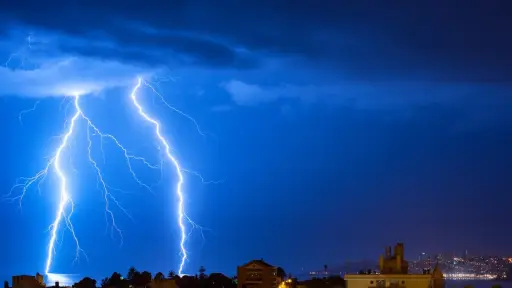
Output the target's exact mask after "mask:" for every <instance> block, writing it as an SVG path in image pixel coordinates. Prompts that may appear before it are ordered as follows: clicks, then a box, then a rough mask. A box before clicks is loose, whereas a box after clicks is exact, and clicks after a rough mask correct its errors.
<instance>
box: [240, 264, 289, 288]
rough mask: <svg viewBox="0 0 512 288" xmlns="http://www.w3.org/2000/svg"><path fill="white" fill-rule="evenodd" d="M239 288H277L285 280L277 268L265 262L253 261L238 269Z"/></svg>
mask: <svg viewBox="0 0 512 288" xmlns="http://www.w3.org/2000/svg"><path fill="white" fill-rule="evenodd" d="M237 279H238V288H256V287H257V288H276V287H278V286H279V285H280V284H281V282H282V281H283V279H281V277H280V275H278V273H277V267H275V266H272V265H270V264H268V263H267V262H265V261H263V260H253V261H251V262H249V263H247V264H244V265H242V266H238V267H237Z"/></svg>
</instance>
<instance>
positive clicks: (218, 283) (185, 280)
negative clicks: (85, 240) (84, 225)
mask: <svg viewBox="0 0 512 288" xmlns="http://www.w3.org/2000/svg"><path fill="white" fill-rule="evenodd" d="M165 279H172V280H174V281H175V283H176V285H177V286H178V287H180V288H189V287H190V288H191V287H212V288H217V287H218V288H235V287H236V286H237V284H236V277H228V276H226V275H224V274H222V273H211V274H210V275H208V274H206V269H205V268H204V267H203V266H201V267H200V268H199V271H198V274H196V275H193V276H191V275H185V276H181V277H180V276H179V275H177V274H176V273H175V272H174V271H172V270H171V271H170V272H169V273H167V275H164V273H162V272H158V273H156V274H155V276H154V277H153V275H152V274H151V272H148V271H142V272H139V271H138V270H137V269H135V267H131V268H130V269H129V270H128V273H127V274H126V277H123V276H122V275H121V273H118V272H114V273H112V275H111V276H110V277H106V278H103V279H102V280H101V282H100V283H97V281H96V280H94V279H92V278H90V277H85V278H83V279H82V280H80V281H78V282H76V283H75V284H73V287H74V288H96V287H98V286H99V287H101V288H142V287H147V286H148V285H149V284H150V283H151V282H152V281H154V282H158V281H165ZM98 284H99V285H98Z"/></svg>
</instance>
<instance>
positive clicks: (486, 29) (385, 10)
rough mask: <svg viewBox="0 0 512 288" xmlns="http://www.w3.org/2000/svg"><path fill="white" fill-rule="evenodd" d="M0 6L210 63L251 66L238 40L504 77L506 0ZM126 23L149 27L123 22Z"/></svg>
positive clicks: (402, 73)
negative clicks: (241, 52)
mask: <svg viewBox="0 0 512 288" xmlns="http://www.w3.org/2000/svg"><path fill="white" fill-rule="evenodd" d="M2 6H3V7H2V9H1V11H0V13H1V14H2V15H1V16H2V19H3V21H5V23H6V24H7V23H9V22H10V23H13V22H20V23H24V24H29V25H34V26H38V27H44V28H46V29H51V30H58V31H61V32H65V33H68V34H72V35H75V36H87V37H92V36H91V35H96V36H97V35H98V33H100V34H101V35H103V36H104V37H105V38H107V39H110V40H112V41H114V42H116V43H117V45H118V46H117V47H118V48H123V47H128V48H130V49H135V48H137V49H144V48H151V49H152V50H151V51H153V52H151V53H154V51H156V50H158V49H163V50H169V51H173V52H175V53H177V54H182V55H185V57H190V58H193V59H195V60H194V61H195V62H196V63H202V64H204V65H209V66H210V65H212V66H236V67H253V66H254V62H253V61H250V59H247V58H243V57H241V56H240V54H239V53H237V52H236V50H235V49H233V48H234V47H237V46H242V47H245V48H246V49H248V50H250V51H253V52H271V53H281V54H286V55H293V56H298V57H302V58H303V59H305V60H307V61H310V62H311V63H315V64H316V65H322V64H323V65H326V66H325V67H332V68H334V69H336V70H338V71H342V72H344V73H343V75H344V77H346V78H355V79H361V78H367V79H381V80H386V79H390V78H393V79H396V78H397V77H400V78H402V77H410V78H411V79H413V78H416V79H424V80H436V81H442V80H446V81H476V82H510V81H511V80H512V57H511V56H510V51H512V41H511V40H509V39H508V38H509V37H508V36H507V35H508V33H507V29H508V28H507V27H512V18H510V17H509V15H510V13H512V3H511V2H510V1H506V0H491V1H479V0H466V1H440V0H438V1H393V2H389V1H369V0H354V1H339V0H326V1H321V2H314V1H308V0H293V1H292V0H260V1H251V2H248V1H242V2H241V1H221V2H218V1H206V0H204V1H158V0H148V1H144V2H143V3H140V2H137V3H136V1H93V0H91V1H61V0H55V1H51V2H44V3H43V2H40V1H35V0H30V1H21V0H20V1H9V2H8V3H5V4H3V5H2ZM134 23H137V24H138V25H140V27H146V28H153V29H155V30H156V31H157V32H155V33H150V32H147V31H145V30H144V29H140V30H137V31H134V29H129V28H128V27H132V28H133V27H134V26H136V25H135V24H134ZM158 31H165V33H159V32H158ZM170 32H173V33H175V32H180V33H185V34H187V35H189V36H186V37H185V36H176V35H172V34H167V33H170ZM191 35H194V36H191ZM204 37H210V38H209V39H207V38H204ZM212 39H215V40H212ZM217 40H218V41H217ZM77 50H80V49H77ZM81 50H84V49H81ZM85 50H86V51H84V53H85V52H87V53H97V54H100V53H102V51H101V49H100V50H98V51H92V50H90V49H85ZM121 51H122V50H120V52H121ZM129 56H130V57H131V56H132V55H131V54H128V55H126V56H125V57H126V58H128V57H129ZM142 56H143V55H141V57H142ZM118 57H122V52H121V56H118ZM150 58H151V57H150Z"/></svg>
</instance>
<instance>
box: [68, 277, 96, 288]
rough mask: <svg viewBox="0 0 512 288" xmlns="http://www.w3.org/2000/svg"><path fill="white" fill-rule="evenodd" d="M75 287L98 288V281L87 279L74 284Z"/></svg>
mask: <svg viewBox="0 0 512 288" xmlns="http://www.w3.org/2000/svg"><path fill="white" fill-rule="evenodd" d="M73 287H74V288H96V280H94V279H91V278H89V277H85V278H84V279H82V280H80V281H78V282H77V283H75V284H73Z"/></svg>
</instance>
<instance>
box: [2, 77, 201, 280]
mask: <svg viewBox="0 0 512 288" xmlns="http://www.w3.org/2000/svg"><path fill="white" fill-rule="evenodd" d="M143 85H146V86H148V87H149V88H150V89H152V90H153V91H154V92H156V91H155V89H154V88H153V87H152V86H151V85H150V84H149V83H148V82H145V81H144V80H143V79H142V78H138V79H137V84H136V85H135V87H134V88H133V90H132V91H131V94H130V99H131V103H132V104H133V107H134V110H135V111H136V112H137V114H138V116H139V119H140V120H141V121H144V122H146V123H147V124H148V127H150V128H151V130H152V132H153V133H154V135H155V139H156V141H158V144H159V146H160V147H162V148H163V152H164V153H163V155H164V156H163V157H164V158H165V160H167V161H162V163H167V164H169V165H171V166H172V167H173V168H174V171H175V173H176V174H177V179H178V180H177V182H176V184H175V186H173V187H170V188H169V192H171V193H174V194H175V195H176V197H177V199H178V206H177V207H175V209H176V213H177V226H178V228H179V230H180V240H179V243H178V248H179V251H180V258H181V259H180V263H179V268H178V273H179V274H183V268H184V265H185V261H186V260H187V257H188V252H187V249H186V248H185V242H186V240H187V228H186V222H188V223H189V224H190V225H192V226H191V227H192V228H194V227H198V226H197V225H196V224H195V223H194V222H192V221H191V220H190V218H189V217H188V216H187V215H186V212H185V206H184V196H185V195H184V191H183V182H184V177H183V173H184V172H189V170H186V169H183V168H182V167H181V165H180V163H179V162H178V160H177V158H176V157H175V156H174V155H173V153H172V149H171V147H170V144H169V142H168V141H167V139H166V138H165V137H164V135H163V133H162V126H161V123H160V122H159V121H158V120H157V119H156V118H154V117H153V116H151V115H150V113H149V112H147V111H146V110H145V108H144V107H143V105H142V104H141V102H140V101H139V98H138V97H139V95H138V94H139V90H140V89H141V87H142V86H143ZM158 96H159V97H161V95H160V94H158ZM161 99H162V100H163V98H162V97H161ZM80 100H81V95H74V96H73V104H74V112H73V116H72V117H71V118H70V119H68V121H67V125H68V127H67V130H66V131H65V132H64V133H63V135H62V137H61V141H60V144H59V146H58V147H57V149H56V150H55V152H54V153H53V156H52V157H51V158H50V160H49V161H48V162H47V164H46V166H45V167H44V168H43V169H42V170H41V171H39V172H38V173H36V174H35V175H34V176H33V177H29V178H20V181H19V182H18V183H17V184H16V185H15V186H14V187H13V189H20V191H21V193H19V194H17V195H16V196H15V197H12V195H13V193H14V190H11V193H10V195H11V196H10V197H11V198H10V199H12V200H18V201H19V202H20V204H21V201H22V200H23V197H24V196H25V194H26V192H27V191H28V189H29V188H31V187H32V186H38V185H39V184H40V183H41V181H43V180H44V179H45V178H46V177H47V176H48V175H49V174H54V175H55V176H56V178H57V179H58V185H57V187H55V192H56V197H59V203H58V207H57V209H56V210H55V216H54V217H55V218H54V221H53V223H52V224H51V225H50V227H49V231H50V240H49V243H48V248H47V249H48V250H47V258H46V262H45V274H49V273H50V272H51V269H52V264H53V261H54V257H55V254H56V249H55V246H56V241H57V235H58V231H61V229H67V230H69V232H70V233H71V235H72V237H73V239H74V241H75V244H76V259H78V258H79V257H80V256H81V254H82V255H83V256H84V257H87V255H86V254H85V252H84V250H82V248H81V246H80V241H79V239H78V237H77V235H76V233H75V226H74V225H73V222H72V216H73V211H74V202H73V198H72V195H73V193H72V191H70V187H69V185H68V177H69V174H70V173H69V171H66V169H65V168H64V167H63V165H62V162H63V160H62V157H63V156H62V155H63V153H65V151H66V150H67V149H71V148H70V145H69V143H70V141H71V139H72V137H74V136H75V134H77V133H84V131H78V129H77V128H76V126H77V123H78V122H80V121H83V122H85V123H86V124H87V129H86V131H85V133H86V136H87V137H86V139H87V141H88V143H87V144H88V152H89V153H88V160H89V162H90V164H91V165H92V167H93V168H94V169H95V171H96V173H97V178H98V181H99V184H100V185H99V186H100V188H101V189H102V191H103V196H104V200H105V215H106V217H107V219H108V221H109V224H110V225H109V226H110V227H112V231H111V232H112V233H114V232H116V233H118V234H119V235H120V237H121V241H122V239H123V238H122V233H121V230H120V229H119V228H118V226H117V224H116V220H115V217H114V213H113V212H112V210H111V207H112V206H113V205H115V206H117V207H118V208H119V209H120V210H121V211H123V212H124V213H126V215H128V216H129V217H130V215H129V214H128V212H127V211H126V210H125V209H124V208H123V207H122V206H121V205H120V203H119V202H118V201H117V200H116V198H115V197H114V195H113V194H111V193H110V186H108V185H107V183H106V182H105V181H104V177H103V173H102V171H101V169H100V168H99V166H98V165H97V162H96V160H94V158H93V157H92V154H91V146H92V141H91V137H92V136H93V135H96V136H99V137H101V138H102V140H110V141H112V142H113V143H114V144H115V145H116V146H117V147H118V148H119V149H121V150H122V151H123V153H124V157H125V158H126V163H127V165H128V169H129V171H130V173H131V175H132V176H133V178H134V179H135V181H136V182H137V183H139V184H140V185H143V186H144V187H146V188H148V189H149V187H148V186H147V185H145V184H144V183H142V181H140V180H139V178H138V177H137V175H136V173H135V172H134V170H133V169H132V162H134V161H139V162H142V163H143V164H145V165H146V166H148V167H150V168H159V167H158V166H155V165H152V164H151V163H149V162H148V161H146V160H145V159H144V158H142V157H138V156H136V155H132V154H130V153H129V152H128V150H127V149H126V148H125V147H124V146H123V145H122V144H121V143H120V142H119V141H118V140H117V139H116V137H114V136H113V135H110V134H106V133H103V132H102V131H101V130H100V129H99V128H98V127H97V126H96V125H95V124H94V123H93V121H92V120H91V119H90V118H88V117H87V115H86V114H85V113H84V112H83V110H82V109H81V107H80ZM163 101H165V100H163ZM165 104H166V105H168V104H167V103H166V102H165ZM168 106H169V105H168ZM169 107H171V108H172V109H173V110H174V111H176V112H178V113H180V114H181V115H183V116H186V117H187V118H189V119H190V120H192V121H194V124H195V125H196V126H197V123H196V122H195V120H194V119H193V118H191V117H190V116H188V115H187V114H185V113H183V112H181V111H180V110H178V109H176V108H174V107H172V106H169ZM198 130H199V129H198ZM199 132H200V133H202V132H201V131H200V130H199ZM193 173H194V174H196V175H198V174H197V173H195V172H193ZM198 176H199V175H198Z"/></svg>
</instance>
